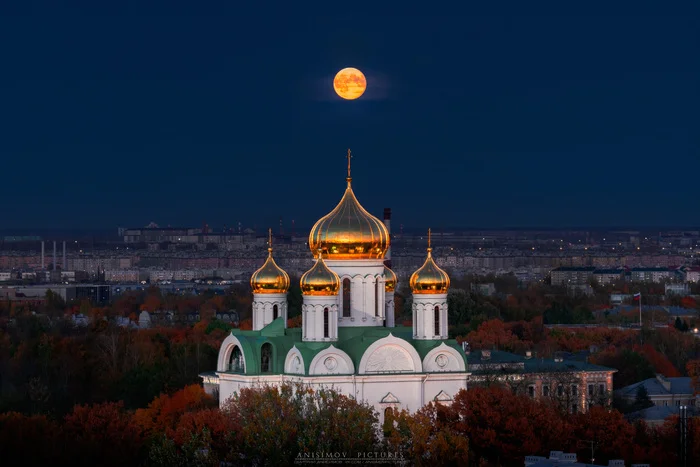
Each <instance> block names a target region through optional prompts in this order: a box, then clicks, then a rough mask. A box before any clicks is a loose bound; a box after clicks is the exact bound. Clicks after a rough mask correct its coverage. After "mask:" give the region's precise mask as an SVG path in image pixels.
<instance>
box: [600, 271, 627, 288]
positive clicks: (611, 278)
mask: <svg viewBox="0 0 700 467" xmlns="http://www.w3.org/2000/svg"><path fill="white" fill-rule="evenodd" d="M624 277H625V271H624V269H622V268H616V269H596V270H595V271H593V279H595V281H596V282H598V284H600V285H608V284H613V283H615V282H618V281H620V280H622V279H624Z"/></svg>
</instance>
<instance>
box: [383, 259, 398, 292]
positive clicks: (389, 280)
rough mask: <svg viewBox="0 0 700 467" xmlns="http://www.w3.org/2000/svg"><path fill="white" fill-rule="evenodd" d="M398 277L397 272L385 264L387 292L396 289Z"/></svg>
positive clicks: (385, 287) (385, 288)
mask: <svg viewBox="0 0 700 467" xmlns="http://www.w3.org/2000/svg"><path fill="white" fill-rule="evenodd" d="M397 282H398V279H397V278H396V273H395V272H394V271H392V270H391V269H389V268H388V267H386V265H385V266H384V290H385V291H387V292H393V291H394V290H396V283H397Z"/></svg>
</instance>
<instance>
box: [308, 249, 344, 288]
mask: <svg viewBox="0 0 700 467" xmlns="http://www.w3.org/2000/svg"><path fill="white" fill-rule="evenodd" d="M299 285H300V286H301V293H302V294H303V295H338V289H340V278H339V277H338V274H336V273H335V272H333V271H331V270H330V269H328V266H326V263H325V262H324V261H323V253H322V252H321V251H319V252H318V255H317V259H316V264H314V266H313V267H312V268H311V269H309V270H308V271H306V272H305V273H304V275H303V276H301V280H300V281H299Z"/></svg>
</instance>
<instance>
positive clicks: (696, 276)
mask: <svg viewBox="0 0 700 467" xmlns="http://www.w3.org/2000/svg"><path fill="white" fill-rule="evenodd" d="M685 281H686V282H698V281H700V268H699V267H690V268H686V270H685Z"/></svg>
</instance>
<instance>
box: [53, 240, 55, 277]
mask: <svg viewBox="0 0 700 467" xmlns="http://www.w3.org/2000/svg"><path fill="white" fill-rule="evenodd" d="M53 270H54V271H55V270H56V240H54V241H53Z"/></svg>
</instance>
